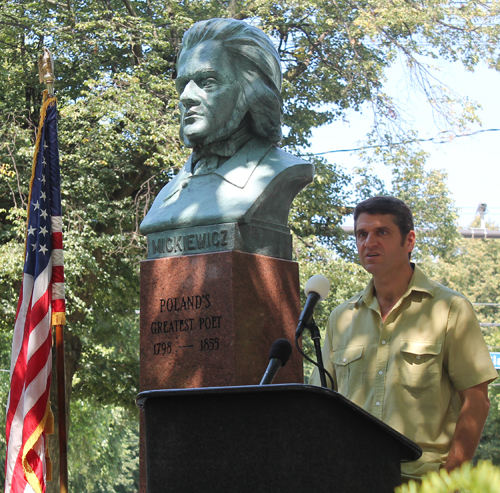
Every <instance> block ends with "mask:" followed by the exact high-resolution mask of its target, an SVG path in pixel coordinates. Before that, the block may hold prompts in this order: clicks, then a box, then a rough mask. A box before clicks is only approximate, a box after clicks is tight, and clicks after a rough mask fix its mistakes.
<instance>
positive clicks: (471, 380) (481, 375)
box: [444, 297, 498, 391]
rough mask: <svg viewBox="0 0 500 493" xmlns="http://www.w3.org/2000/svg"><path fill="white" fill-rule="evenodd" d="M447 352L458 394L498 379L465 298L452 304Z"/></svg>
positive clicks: (447, 334)
mask: <svg viewBox="0 0 500 493" xmlns="http://www.w3.org/2000/svg"><path fill="white" fill-rule="evenodd" d="M444 351H445V353H444V364H445V367H446V368H447V370H448V374H449V376H450V379H451V381H452V382H453V385H454V387H455V389H456V390H458V391H461V390H465V389H468V388H470V387H474V386H475V385H478V384H480V383H483V382H488V383H489V382H492V381H493V380H495V379H496V378H497V377H498V373H497V371H496V369H495V367H494V366H493V363H492V361H491V357H490V353H489V351H488V347H487V346H486V342H485V341H484V337H483V334H482V332H481V328H480V326H479V322H478V320H477V317H476V314H475V312H474V309H473V308H472V305H471V304H470V303H469V301H468V300H467V299H465V298H462V297H457V298H456V299H455V300H453V302H452V304H451V307H450V312H449V316H448V328H447V333H446V338H445V345H444Z"/></svg>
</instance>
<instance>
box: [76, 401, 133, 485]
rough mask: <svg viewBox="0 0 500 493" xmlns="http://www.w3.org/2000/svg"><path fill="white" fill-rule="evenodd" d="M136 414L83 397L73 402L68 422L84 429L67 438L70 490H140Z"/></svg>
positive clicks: (78, 428)
mask: <svg viewBox="0 0 500 493" xmlns="http://www.w3.org/2000/svg"><path fill="white" fill-rule="evenodd" d="M137 414H138V413H137V412H136V413H135V414H133V413H131V412H130V411H126V410H125V409H123V408H121V407H119V406H115V405H105V406H102V405H101V404H99V405H96V403H91V402H88V401H82V400H77V401H76V402H74V403H73V405H72V409H71V426H72V427H73V428H74V429H77V430H83V429H84V430H86V433H78V434H74V435H73V437H72V440H71V442H70V450H69V453H70V456H71V460H72V462H71V470H72V471H73V474H72V475H71V477H70V482H69V488H70V489H71V490H72V491H78V492H81V493H130V492H131V491H139V448H138V446H137V444H138V442H139V423H138V419H137ZM89 423H91V426H89Z"/></svg>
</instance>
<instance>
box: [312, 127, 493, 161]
mask: <svg viewBox="0 0 500 493" xmlns="http://www.w3.org/2000/svg"><path fill="white" fill-rule="evenodd" d="M484 132H500V128H486V129H484V130H476V131H475V132H470V133H468V134H461V135H453V136H452V138H451V139H450V138H448V139H446V140H438V137H430V138H428V139H410V140H403V141H401V142H395V143H393V144H373V145H367V146H362V147H354V148H352V149H335V150H334V151H324V152H312V153H309V155H313V156H322V155H324V154H333V153H336V152H354V151H363V150H365V149H377V148H382V147H396V146H402V145H406V144H413V143H414V142H432V143H434V144H449V143H450V142H452V141H453V140H455V139H458V138H460V137H471V136H473V135H477V134H481V133H484Z"/></svg>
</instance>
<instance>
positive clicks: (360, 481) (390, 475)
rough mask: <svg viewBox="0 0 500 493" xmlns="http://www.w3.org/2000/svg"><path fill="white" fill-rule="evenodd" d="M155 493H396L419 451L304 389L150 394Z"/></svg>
mask: <svg viewBox="0 0 500 493" xmlns="http://www.w3.org/2000/svg"><path fill="white" fill-rule="evenodd" d="M137 404H138V405H139V406H140V407H141V408H143V409H144V410H145V417H146V471H147V472H146V475H147V492H148V493H166V492H181V493H188V492H193V493H194V492H196V493H200V492H203V493H206V492H235V493H246V492H248V493H256V492H266V493H278V492H284V493H285V492H286V493H291V492H301V493H302V492H314V493H318V492H325V493H326V492H328V493H358V492H359V493H379V492H380V493H393V491H394V488H395V486H397V485H399V484H400V482H401V464H400V463H401V462H402V461H412V460H416V459H418V458H419V457H420V456H421V453H422V451H421V449H420V447H419V446H418V445H416V444H415V443H413V442H412V441H410V440H408V439H407V438H406V437H404V436H403V435H401V434H400V433H398V432H396V431H395V430H393V429H392V428H390V427H389V426H387V425H386V424H384V423H382V422H381V421H380V420H378V419H376V418H374V417H373V416H371V415H370V414H369V413H367V412H365V411H363V410H362V409H361V408H359V407H358V406H356V405H355V404H353V403H352V402H350V401H349V400H347V399H346V398H345V397H343V396H341V395H340V394H338V393H337V392H333V391H331V390H328V389H324V388H321V387H315V386H310V385H302V384H286V385H265V386H247V387H217V388H198V389H176V390H153V391H146V392H141V393H140V394H139V396H138V398H137Z"/></svg>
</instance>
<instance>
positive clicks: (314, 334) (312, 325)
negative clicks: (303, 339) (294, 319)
mask: <svg viewBox="0 0 500 493" xmlns="http://www.w3.org/2000/svg"><path fill="white" fill-rule="evenodd" d="M307 328H308V329H309V332H310V333H311V339H312V340H313V341H314V350H315V351H316V361H317V362H318V369H319V378H320V381H321V386H322V387H326V376H325V372H326V370H325V367H324V365H323V355H322V354H321V334H320V333H319V327H318V326H317V325H316V322H315V321H314V319H313V318H312V319H311V321H310V322H309V323H308V324H307Z"/></svg>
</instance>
